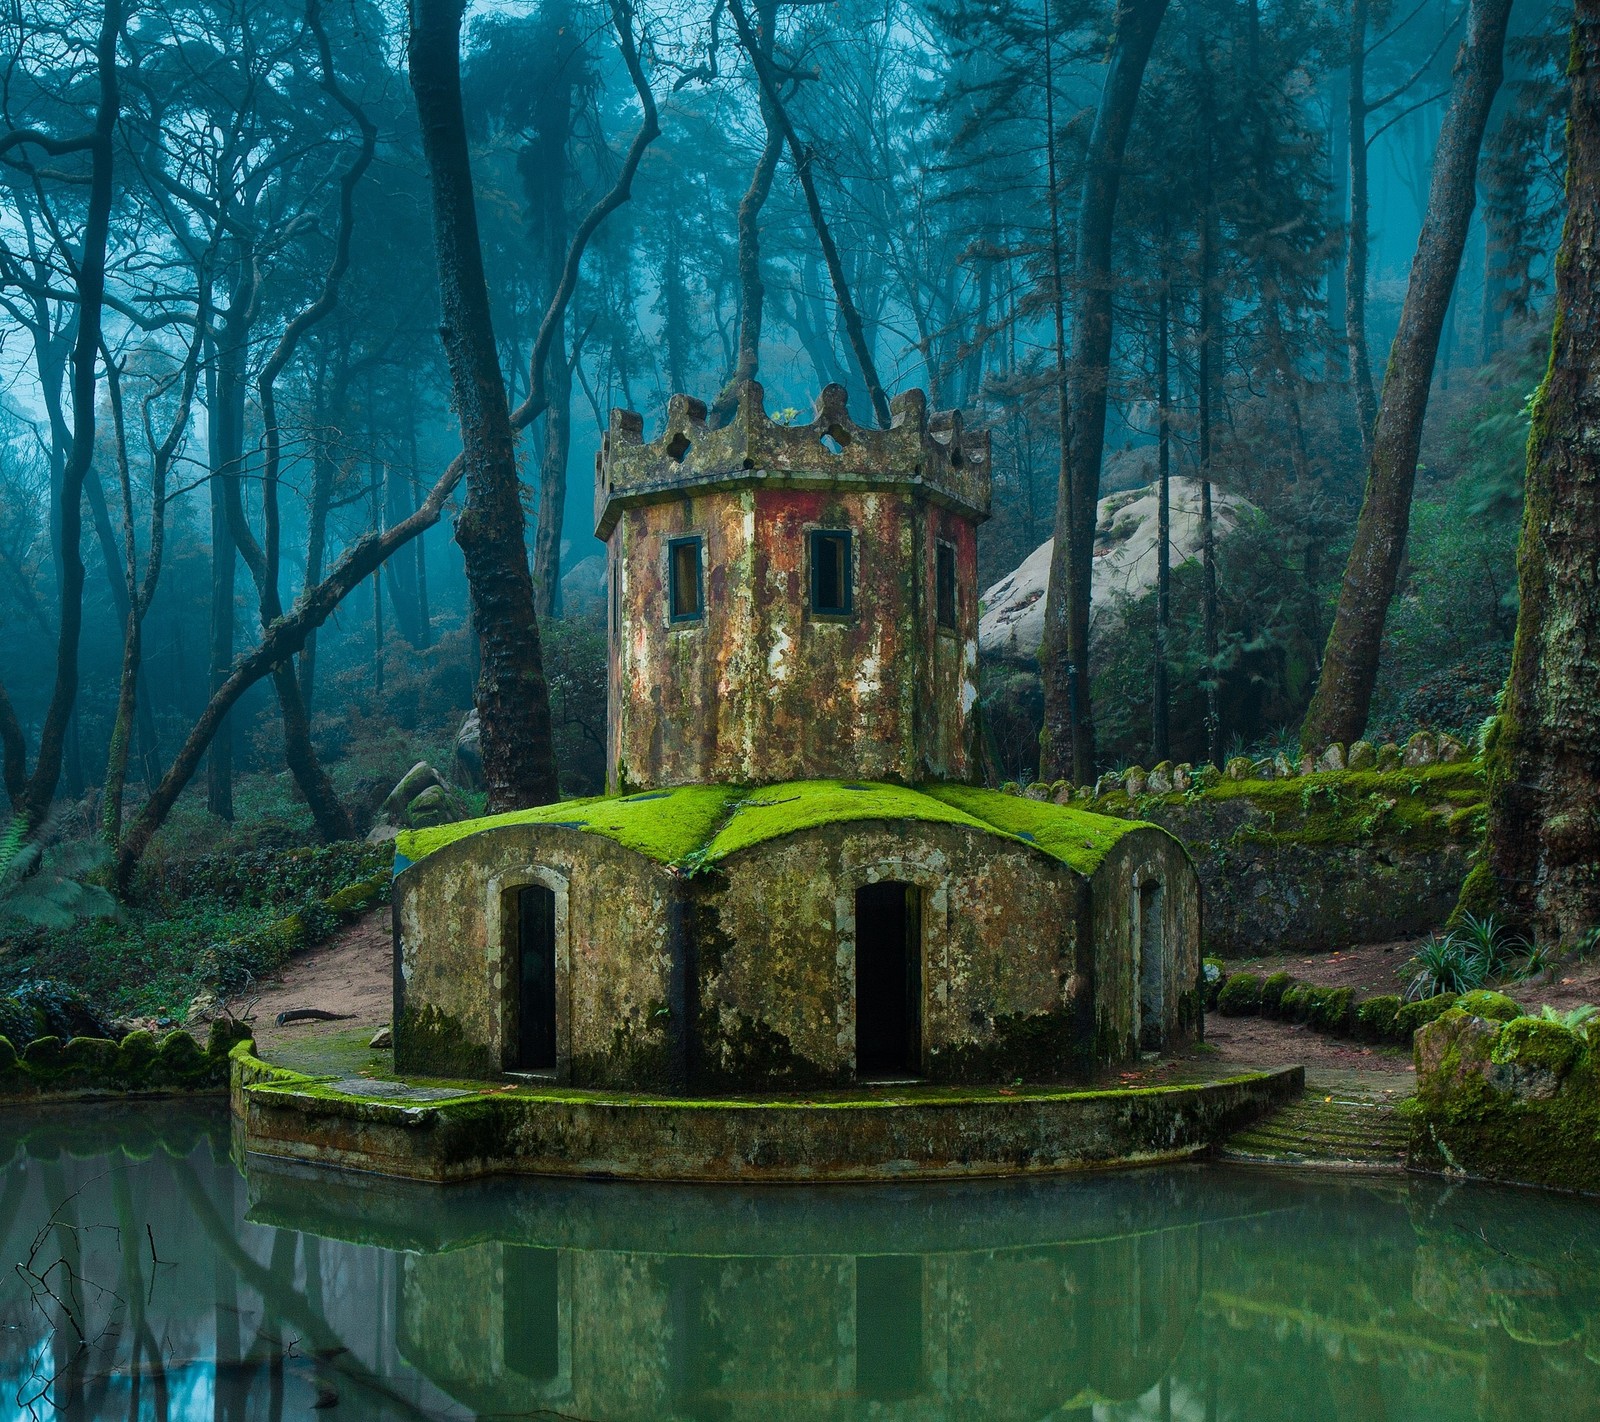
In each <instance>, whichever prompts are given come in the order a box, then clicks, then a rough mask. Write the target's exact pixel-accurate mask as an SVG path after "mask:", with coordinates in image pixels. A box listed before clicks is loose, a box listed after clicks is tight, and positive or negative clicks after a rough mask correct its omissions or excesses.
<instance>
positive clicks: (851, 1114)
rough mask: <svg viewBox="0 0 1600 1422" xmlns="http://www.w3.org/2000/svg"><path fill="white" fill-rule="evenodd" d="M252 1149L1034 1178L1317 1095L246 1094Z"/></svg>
mask: <svg viewBox="0 0 1600 1422" xmlns="http://www.w3.org/2000/svg"><path fill="white" fill-rule="evenodd" d="M233 1063H234V1072H235V1082H236V1086H235V1092H234V1100H235V1103H236V1109H237V1107H238V1106H239V1105H241V1104H242V1108H243V1112H244V1117H243V1121H244V1142H243V1143H244V1146H245V1148H246V1149H247V1150H248V1151H251V1152H253V1153H256V1154H261V1155H267V1156H273V1157H277V1158H280V1159H288V1160H297V1161H304V1162H307V1163H316V1164H323V1165H337V1166H343V1167H345V1168H348V1169H354V1170H369V1171H375V1172H377V1173H379V1174H383V1175H397V1176H402V1177H406V1178H410V1179H416V1180H435V1181H440V1182H444V1181H452V1180H470V1179H474V1178H477V1177H480V1176H485V1175H496V1174H521V1175H556V1176H561V1175H566V1176H603V1177H613V1178H621V1179H635V1180H695V1181H706V1182H715V1181H731V1182H743V1183H758V1182H763V1181H799V1182H811V1183H824V1182H833V1181H872V1180H907V1179H949V1178H961V1177H975V1176H996V1175H1030V1174H1044V1173H1054V1172H1060V1171H1068V1170H1082V1169H1090V1168H1095V1167H1107V1166H1116V1165H1136V1164H1147V1163H1153V1162H1158V1161H1171V1160H1182V1159H1186V1158H1189V1157H1191V1156H1194V1155H1198V1154H1200V1153H1201V1152H1203V1151H1205V1150H1207V1149H1208V1148H1209V1147H1210V1146H1211V1145H1213V1144H1214V1143H1215V1142H1216V1141H1218V1140H1221V1139H1223V1138H1225V1137H1226V1136H1228V1135H1231V1134H1232V1133H1233V1132H1234V1131H1236V1130H1238V1129H1240V1128H1241V1127H1243V1126H1244V1125H1246V1124H1248V1123H1249V1122H1251V1121H1253V1120H1255V1119H1256V1118H1257V1117H1259V1116H1261V1115H1262V1114H1263V1113H1265V1112H1266V1111H1267V1110H1269V1109H1271V1108H1272V1107H1273V1106H1276V1105H1278V1104H1279V1103H1281V1102H1283V1101H1286V1100H1289V1099H1291V1098H1292V1097H1294V1096H1297V1095H1299V1094H1300V1091H1301V1090H1302V1088H1303V1085H1304V1072H1303V1070H1302V1069H1301V1068H1300V1067H1286V1068H1283V1069H1280V1070H1277V1071H1270V1072H1252V1073H1247V1074H1243V1075H1239V1076H1234V1077H1230V1078H1226V1079H1223V1080H1218V1081H1213V1082H1206V1083H1203V1084H1199V1085H1193V1086H1166V1087H1148V1088H1142V1089H1132V1090H1112V1091H1076V1092H1071V1091H1033V1092H1028V1091H1018V1092H1016V1093H1015V1094H1002V1093H999V1092H987V1093H976V1092H971V1093H964V1094H951V1095H946V1096H941V1097H932V1098H930V1097H926V1096H924V1097H921V1098H920V1099H919V1097H918V1096H916V1095H914V1094H908V1095H906V1096H905V1097H892V1096H887V1095H884V1096H877V1097H870V1098H864V1097H842V1098H833V1099H830V1098H827V1097H823V1098H820V1099H818V1100H814V1101H804V1102H801V1101H786V1102H771V1103H768V1102H761V1101H753V1100H736V1101H719V1100H705V1099H694V1098H687V1099H685V1098H659V1097H657V1098H649V1097H643V1098H641V1097H629V1096H625V1095H621V1094H618V1093H610V1092H578V1091H549V1092H531V1091H515V1092H506V1091H495V1092H476V1091H474V1090H473V1089H472V1088H464V1091H465V1092H467V1093H470V1094H464V1095H462V1096H458V1097H454V1098H451V1099H445V1100H439V1099H437V1096H436V1093H430V1092H427V1091H419V1092H418V1093H417V1096H416V1098H415V1099H409V1098H407V1097H406V1096H403V1095H397V1096H394V1097H382V1098H379V1097H374V1096H362V1095H356V1094H353V1093H349V1094H347V1093H344V1092H341V1091H340V1090H339V1089H338V1087H337V1084H333V1085H330V1084H328V1083H325V1082H319V1081H316V1080H314V1079H312V1078H309V1077H299V1078H290V1077H287V1076H280V1077H278V1078H277V1079H276V1080H274V1081H259V1082H258V1084H256V1085H250V1086H247V1085H244V1078H245V1077H246V1076H248V1075H251V1074H255V1073H257V1072H258V1071H259V1069H260V1066H259V1063H258V1062H257V1061H256V1059H255V1058H253V1057H252V1056H250V1054H249V1053H248V1052H247V1051H246V1050H245V1049H243V1048H239V1049H236V1051H235V1053H234V1057H233Z"/></svg>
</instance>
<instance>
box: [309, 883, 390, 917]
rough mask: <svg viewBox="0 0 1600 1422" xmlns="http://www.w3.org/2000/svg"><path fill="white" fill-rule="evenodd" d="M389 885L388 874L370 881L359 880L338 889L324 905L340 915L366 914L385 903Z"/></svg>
mask: <svg viewBox="0 0 1600 1422" xmlns="http://www.w3.org/2000/svg"><path fill="white" fill-rule="evenodd" d="M388 884H389V875H388V874H375V875H373V876H372V877H371V878H370V879H358V880H357V881H356V882H355V883H353V884H346V885H345V886H344V888H342V889H336V890H335V891H334V892H333V893H331V894H329V895H328V897H327V898H326V899H324V900H323V903H325V904H326V905H327V906H328V908H329V909H331V910H332V911H333V912H334V913H336V914H340V915H346V914H354V913H364V912H365V911H366V910H367V909H369V908H373V907H375V906H376V905H378V904H381V903H382V902H383V899H384V894H385V892H386V891H387V889H388Z"/></svg>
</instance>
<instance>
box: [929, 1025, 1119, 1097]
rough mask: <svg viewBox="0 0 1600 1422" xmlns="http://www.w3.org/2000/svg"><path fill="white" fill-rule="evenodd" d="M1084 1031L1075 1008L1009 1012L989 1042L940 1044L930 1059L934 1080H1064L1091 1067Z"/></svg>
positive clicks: (930, 1076)
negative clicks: (1073, 1011)
mask: <svg viewBox="0 0 1600 1422" xmlns="http://www.w3.org/2000/svg"><path fill="white" fill-rule="evenodd" d="M1092 1066H1093V1062H1092V1061H1090V1060H1088V1059H1086V1058H1085V1057H1084V1056H1083V1046H1082V1040H1081V1035H1080V1034H1079V1032H1078V1031H1077V1028H1076V1022H1075V1019H1074V1016H1073V1014H1072V1013H1071V1012H1068V1011H1066V1010H1061V1011H1056V1012H1038V1013H1020V1012H1019V1013H1011V1014H1007V1015H1006V1016H1003V1017H998V1018H996V1019H995V1023H994V1032H993V1035H992V1036H991V1037H990V1038H989V1040H987V1041H986V1042H961V1043H956V1044H953V1045H951V1046H947V1047H944V1048H942V1049H941V1050H940V1051H939V1052H938V1053H937V1055H935V1056H933V1058H932V1059H931V1060H930V1061H929V1063H928V1075H929V1078H930V1080H933V1081H937V1082H941V1083H951V1084H956V1083H962V1082H972V1083H977V1082H984V1081H991V1082H992V1081H996V1080H1005V1079H1006V1078H1007V1077H1010V1078H1012V1079H1020V1080H1023V1081H1060V1080H1062V1079H1063V1078H1065V1077H1070V1076H1073V1075H1075V1074H1081V1073H1085V1072H1087V1071H1089V1070H1090V1069H1091V1068H1092Z"/></svg>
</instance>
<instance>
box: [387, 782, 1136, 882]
mask: <svg viewBox="0 0 1600 1422" xmlns="http://www.w3.org/2000/svg"><path fill="white" fill-rule="evenodd" d="M862 820H914V821H919V822H921V823H924V824H947V825H965V826H966V827H967V828H969V829H974V830H978V831H981V832H983V833H986V834H995V835H999V836H1001V837H1002V838H1005V839H1015V840H1020V841H1022V842H1023V843H1025V844H1029V845H1031V846H1032V847H1033V848H1035V849H1037V850H1038V851H1039V852H1040V853H1042V854H1046V855H1048V856H1049V857H1050V858H1052V859H1056V860H1059V861H1060V862H1061V863H1063V864H1065V865H1067V866H1068V867H1069V868H1071V869H1075V870H1076V871H1077V872H1078V873H1080V874H1092V873H1094V871H1095V870H1096V869H1097V868H1098V867H1099V865H1100V861H1101V860H1102V859H1104V858H1105V856H1106V854H1107V853H1108V852H1109V851H1110V849H1111V847H1112V846H1113V845H1114V844H1116V842H1117V841H1118V840H1119V839H1121V838H1122V836H1123V835H1125V834H1127V833H1128V831H1129V830H1132V829H1140V828H1145V826H1143V825H1142V824H1141V823H1140V822H1139V821H1136V820H1121V819H1112V818H1108V817H1106V816H1102V815H1091V814H1088V813H1087V812H1085V811H1083V810H1079V809H1074V808H1072V807H1070V806H1066V805H1055V804H1051V803H1049V802H1048V801H1040V800H1027V799H1022V798H1020V797H1018V796H1015V795H1006V794H1002V793H1001V792H999V791H998V790H983V789H979V788H977V787H975V786H970V785H929V786H923V787H920V788H916V789H913V788H911V787H909V786H905V785H889V784H884V783H882V782H877V781H854V780H796V781H789V782H787V783H785V784H781V785H766V786H762V787H760V788H757V789H752V788H750V787H747V786H737V785H680V786H678V787H676V788H675V789H671V790H651V791H646V792H644V793H643V794H636V795H613V796H606V797H603V798H599V799H589V800H564V801H562V802H561V803H559V804H555V805H541V806H539V807H538V808H537V809H532V810H513V811H510V812H509V813H507V814H502V815H490V816H488V817H487V818H485V819H478V820H462V821H460V822H459V823H457V824H453V825H439V826H436V827H434V828H432V829H423V830H408V831H406V832H405V833H403V834H402V835H401V836H400V838H399V839H398V840H397V841H396V846H395V847H396V850H397V854H398V861H399V863H398V867H400V868H404V867H405V865H406V864H409V863H413V862H415V861H416V860H418V859H422V858H424V857H425V856H427V855H429V854H432V853H433V852H434V851H435V850H438V849H443V848H444V847H445V845H447V844H453V843H454V842H455V841H457V840H459V839H465V838H466V837H468V836H469V835H474V834H480V833H482V832H483V831H484V830H491V829H498V828H500V827H502V826H505V825H553V826H559V827H561V828H564V829H573V830H582V831H585V832H587V833H590V834H599V835H604V836H605V837H606V838H607V839H610V840H613V841H615V842H616V843H617V844H620V845H622V846H623V847H624V848H626V849H632V850H634V851H636V852H637V853H639V854H643V855H645V856H646V857H647V858H650V859H653V860H655V861H656V862H657V863H661V864H674V865H679V866H682V867H685V868H689V869H695V868H699V867H701V866H703V865H707V864H714V863H716V862H717V861H719V860H722V859H726V858H728V857H729V856H730V855H733V854H737V853H738V852H739V851H741V850H744V849H749V848H751V847H752V846H754V845H757V844H763V843H765V842H766V841H768V840H771V839H777V838H779V837H780V836H782V835H786V834H794V833H796V832H797V831H799V830H806V829H815V828H817V827H819V826H821V825H829V824H848V823H852V822H859V821H862Z"/></svg>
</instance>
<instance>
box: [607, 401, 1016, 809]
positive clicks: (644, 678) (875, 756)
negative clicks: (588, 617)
mask: <svg viewBox="0 0 1600 1422" xmlns="http://www.w3.org/2000/svg"><path fill="white" fill-rule="evenodd" d="M890 409H891V412H892V416H893V418H892V422H891V425H890V427H889V428H888V429H886V430H880V429H876V428H870V427H862V426H860V425H857V424H856V423H855V421H854V420H852V419H851V418H850V415H849V412H848V410H847V409H846V403H845V392H844V389H843V387H841V386H838V385H829V386H827V387H826V388H825V389H824V390H823V392H822V395H821V397H820V398H819V399H818V401H817V405H816V413H815V415H814V417H813V419H812V420H811V422H810V423H809V424H792V425H791V424H782V423H779V422H777V421H774V420H772V419H770V418H769V417H768V415H767V412H766V409H765V407H764V403H763V396H762V390H761V387H760V386H759V385H758V384H756V383H754V382H753V381H752V382H749V383H747V384H746V385H745V386H744V387H743V389H742V390H741V392H740V395H739V402H738V409H737V412H736V414H735V415H734V417H733V419H732V420H731V421H730V422H729V423H728V424H726V425H724V426H723V427H721V428H719V429H712V428H710V427H709V425H708V424H707V422H706V407H705V405H704V404H703V403H702V402H700V401H698V400H693V399H690V398H688V397H687V396H684V395H674V396H673V397H672V399H671V401H670V402H669V403H668V406H667V420H666V428H665V429H664V430H663V431H662V433H661V435H660V437H659V438H657V439H655V440H652V441H650V442H649V443H645V441H644V438H643V434H644V422H643V420H642V419H641V418H640V417H639V415H637V414H635V413H634V412H632V411H627V410H618V411H613V413H612V416H611V427H610V429H609V431H608V432H607V434H606V437H605V440H604V442H603V444H602V447H601V451H600V453H599V454H598V455H597V456H596V460H595V520H596V530H595V531H596V533H597V535H598V536H599V537H600V538H602V539H604V540H605V542H606V545H607V549H608V558H607V562H608V573H609V579H610V582H609V587H610V595H609V596H610V712H609V725H608V728H607V740H608V745H607V750H608V766H609V769H608V780H609V784H610V787H611V788H612V789H613V790H618V789H629V788H635V787H650V786H668V785H683V784H692V783H708V782H734V783H761V782H772V781H782V780H816V779H832V778H840V779H860V780H898V781H903V782H907V783H918V782H922V781H929V780H967V779H971V778H973V777H974V776H975V775H976V773H977V769H978V741H977V736H978V720H977V701H978V684H977V683H978V597H977V538H976V531H977V526H978V524H979V523H981V522H982V521H983V520H984V519H986V518H987V517H988V516H989V482H990V481H989V436H988V434H987V433H986V432H972V431H966V430H964V429H963V428H962V425H961V416H960V415H959V413H955V412H949V413H942V414H935V415H933V416H931V417H930V416H929V414H928V410H927V400H926V397H925V396H924V395H923V393H922V392H921V391H920V390H914V391H909V392H907V393H905V394H903V395H898V396H896V397H895V399H894V400H893V401H892V402H891V405H890Z"/></svg>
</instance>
